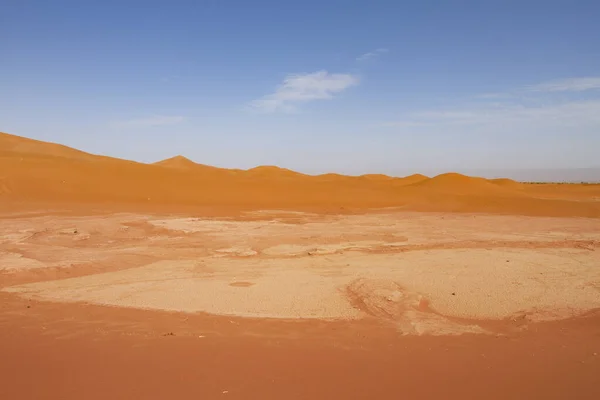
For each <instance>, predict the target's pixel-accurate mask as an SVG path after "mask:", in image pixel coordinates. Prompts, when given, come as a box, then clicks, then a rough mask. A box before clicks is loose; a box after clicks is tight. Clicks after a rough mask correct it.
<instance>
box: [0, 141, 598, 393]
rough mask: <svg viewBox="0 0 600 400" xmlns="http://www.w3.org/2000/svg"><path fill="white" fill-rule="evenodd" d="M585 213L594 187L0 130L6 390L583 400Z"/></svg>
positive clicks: (589, 329)
mask: <svg viewBox="0 0 600 400" xmlns="http://www.w3.org/2000/svg"><path fill="white" fill-rule="evenodd" d="M282 210H285V211H282ZM599 218H600V185H558V184H556V185H555V184H546V185H527V184H522V183H518V182H514V181H511V180H507V179H497V180H486V179H482V178H475V177H467V176H463V175H460V174H455V173H448V174H442V175H439V176H436V177H426V176H423V175H418V174H417V175H412V176H409V177H389V176H384V175H376V174H375V175H373V174H371V175H363V176H355V177H350V176H342V175H338V174H324V175H319V176H308V175H303V174H299V173H296V172H294V171H290V170H286V169H284V168H279V167H269V166H263V167H257V168H253V169H250V170H245V171H244V170H231V169H230V170H228V169H220V168H215V167H210V166H206V165H201V164H197V163H194V162H192V161H190V160H187V159H185V158H184V157H175V158H172V159H168V160H164V161H162V162H159V163H156V164H141V163H136V162H132V161H127V160H120V159H115V158H110V157H103V156H96V155H92V154H88V153H84V152H81V151H78V150H75V149H71V148H68V147H65V146H61V145H58V144H53V143H45V142H40V141H35V140H30V139H26V138H21V137H18V136H14V135H8V134H4V133H0V399H5V398H6V399H36V400H37V399H50V400H54V399H61V400H65V399H77V400H79V399H132V398H139V399H165V398H177V399H198V398H201V399H217V398H218V399H224V398H234V399H260V400H264V399H278V400H279V399H334V398H343V399H373V398H378V399H398V398H409V399H441V398H443V399H461V400H465V399H482V398H485V399H502V400H504V399H535V398H543V399H594V400H595V399H598V398H600V386H599V385H598V376H600V356H599V354H600V340H599V338H600V306H599V304H600V258H599V256H598V254H599V252H598V248H599V245H600V222H599V221H600V219H599Z"/></svg>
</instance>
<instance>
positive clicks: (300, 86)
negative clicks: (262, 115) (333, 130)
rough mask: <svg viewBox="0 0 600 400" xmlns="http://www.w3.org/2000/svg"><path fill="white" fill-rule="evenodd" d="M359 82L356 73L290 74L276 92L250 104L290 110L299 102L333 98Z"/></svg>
mask: <svg viewBox="0 0 600 400" xmlns="http://www.w3.org/2000/svg"><path fill="white" fill-rule="evenodd" d="M358 82H359V79H358V77H357V76H355V75H351V74H330V73H329V72H327V71H317V72H313V73H310V74H296V75H289V76H287V77H286V78H285V79H284V80H283V83H282V84H281V85H279V87H278V88H277V90H275V92H274V93H272V94H269V95H266V96H263V97H261V98H259V99H257V100H254V101H253V102H251V103H250V106H251V107H252V108H253V109H256V110H258V111H262V112H276V111H284V112H290V111H294V110H295V109H296V105H297V104H299V103H306V102H309V101H313V100H328V99H332V98H333V96H334V95H335V94H337V93H340V92H342V91H344V90H345V89H347V88H349V87H351V86H354V85H357V84H358Z"/></svg>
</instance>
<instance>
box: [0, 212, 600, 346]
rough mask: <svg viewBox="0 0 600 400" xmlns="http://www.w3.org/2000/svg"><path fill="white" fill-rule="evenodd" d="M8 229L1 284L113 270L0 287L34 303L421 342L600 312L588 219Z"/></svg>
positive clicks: (195, 221)
mask: <svg viewBox="0 0 600 400" xmlns="http://www.w3.org/2000/svg"><path fill="white" fill-rule="evenodd" d="M257 218H263V219H257ZM44 226H46V227H49V226H53V227H54V228H44V229H42V230H40V228H41V227H44ZM3 227H4V228H3V231H2V232H1V234H2V236H0V238H1V239H0V240H1V242H0V243H2V246H1V247H2V248H3V249H2V253H1V255H0V268H2V270H3V271H4V272H5V273H6V274H8V275H9V276H10V275H11V274H13V275H14V276H18V275H19V273H22V272H23V271H28V270H31V269H42V270H43V269H44V268H53V269H69V270H71V271H73V270H74V271H76V270H77V266H82V267H84V266H86V265H92V264H94V263H102V264H114V269H115V270H114V271H109V272H103V273H95V274H91V275H87V276H82V277H76V278H69V279H58V280H50V281H44V282H35V283H28V284H22V285H11V286H8V287H5V288H3V289H2V290H3V291H4V292H7V293H18V294H19V295H21V296H25V297H27V298H34V299H41V300H51V301H61V302H86V303H94V304H104V305H111V306H119V307H134V308H142V309H155V310H166V311H177V312H186V313H196V312H207V313H211V314H220V315H231V316H242V317H255V318H286V319H305V318H313V319H327V320H331V319H360V318H365V317H371V318H373V317H374V318H377V319H380V320H382V321H383V322H385V323H389V324H392V325H394V326H396V328H397V329H398V332H399V333H401V334H415V335H423V334H433V335H440V334H458V333H465V332H471V333H474V332H477V333H491V332H490V331H487V330H486V329H484V328H483V327H482V326H480V325H481V324H478V322H477V321H478V320H484V321H487V320H515V319H526V320H527V321H528V322H535V321H541V320H557V319H566V318H570V317H573V316H577V315H581V314H584V313H586V312H588V311H591V310H593V309H596V308H600V290H599V289H600V269H598V268H597V267H598V266H599V265H600V256H599V254H600V253H599V252H597V251H595V250H596V249H597V248H600V229H599V227H598V225H597V223H596V221H595V220H590V219H572V218H532V217H529V218H527V217H510V216H482V215H473V214H456V215H447V214H426V213H407V212H395V213H376V214H366V215H351V216H348V215H338V216H321V217H319V216H316V215H315V214H303V213H299V212H295V213H291V214H290V213H285V212H277V211H274V212H251V213H248V214H244V215H242V216H241V218H240V219H239V220H236V219H230V218H229V219H218V218H178V217H169V218H157V217H155V216H150V215H136V214H117V215H112V216H103V217H101V218H98V217H79V218H74V217H58V216H55V217H38V218H15V219H7V220H5V222H4V224H3ZM9 249H10V251H8V250H9ZM127 257H129V258H130V259H132V260H135V259H136V257H140V259H139V263H138V264H137V265H136V267H134V268H131V264H129V265H127V267H128V268H125V267H123V268H121V267H120V266H119V262H121V261H122V260H124V259H126V258H127ZM148 258H151V259H152V262H147V260H148ZM459 319H460V320H459Z"/></svg>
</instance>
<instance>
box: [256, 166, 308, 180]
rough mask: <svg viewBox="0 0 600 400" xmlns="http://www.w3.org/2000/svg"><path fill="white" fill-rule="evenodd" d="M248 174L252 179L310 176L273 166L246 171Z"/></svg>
mask: <svg viewBox="0 0 600 400" xmlns="http://www.w3.org/2000/svg"><path fill="white" fill-rule="evenodd" d="M246 174H248V175H249V176H252V177H261V178H273V179H280V178H299V177H303V176H308V175H305V174H301V173H299V172H296V171H292V170H290V169H287V168H281V167H276V166H273V165H261V166H258V167H254V168H251V169H249V170H247V171H246Z"/></svg>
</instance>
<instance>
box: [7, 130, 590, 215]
mask: <svg viewBox="0 0 600 400" xmlns="http://www.w3.org/2000/svg"><path fill="white" fill-rule="evenodd" d="M0 171H2V173H1V175H0V196H2V199H3V201H2V202H1V203H0V210H4V211H9V210H11V209H14V208H19V209H23V207H26V205H29V208H30V209H37V208H39V207H40V206H42V207H48V206H54V207H59V208H61V207H62V208H64V207H67V208H73V207H84V208H88V209H89V208H96V209H98V208H102V209H104V210H111V211H139V210H140V208H143V209H144V210H145V211H152V212H164V211H172V212H173V211H175V212H181V211H182V210H183V209H186V210H187V211H190V212H191V211H196V212H198V211H202V212H203V213H204V212H205V211H206V209H213V210H214V212H219V210H225V213H230V212H231V210H233V209H244V210H249V209H253V210H262V209H272V208H277V209H288V210H302V211H317V212H349V211H357V210H362V211H364V210H368V209H373V208H381V207H401V208H402V209H403V210H412V211H430V212H431V211H438V212H478V213H493V214H518V215H535V216H579V217H594V218H598V217H600V201H599V199H600V185H587V186H586V185H560V186H556V185H555V186H546V185H540V186H541V188H540V187H539V186H538V185H524V184H520V183H516V182H512V183H511V182H509V183H510V184H507V182H506V181H498V180H495V181H491V180H486V179H482V178H474V177H467V176H464V175H460V174H454V173H449V174H442V175H440V176H437V177H432V178H427V177H425V176H423V175H411V176H409V177H403V178H402V177H385V176H380V175H367V176H355V177H351V176H343V175H338V174H324V175H319V176H309V175H304V174H300V173H297V172H294V171H290V170H287V169H285V168H280V167H274V166H260V167H256V168H252V169H250V170H247V171H242V170H231V169H223V168H215V167H210V166H206V165H202V164H198V163H196V162H194V161H191V160H189V159H187V158H185V157H182V156H176V157H174V158H171V159H168V160H164V161H162V162H158V163H155V164H142V163H136V162H132V161H127V160H121V159H116V158H110V157H103V156H95V155H92V154H88V153H84V152H81V151H78V150H75V149H70V148H68V147H65V146H60V145H56V144H53V143H44V142H40V141H34V140H31V139H26V138H21V137H18V136H14V135H9V134H5V133H0Z"/></svg>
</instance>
